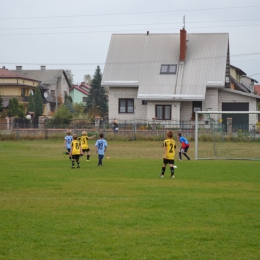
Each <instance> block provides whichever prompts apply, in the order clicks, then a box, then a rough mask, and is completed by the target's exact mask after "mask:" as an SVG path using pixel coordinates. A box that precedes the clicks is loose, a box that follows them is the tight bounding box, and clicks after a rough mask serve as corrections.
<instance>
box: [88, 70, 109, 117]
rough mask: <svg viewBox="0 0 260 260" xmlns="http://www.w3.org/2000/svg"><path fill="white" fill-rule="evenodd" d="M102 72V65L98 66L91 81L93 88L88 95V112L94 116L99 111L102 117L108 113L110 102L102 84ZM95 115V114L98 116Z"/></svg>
mask: <svg viewBox="0 0 260 260" xmlns="http://www.w3.org/2000/svg"><path fill="white" fill-rule="evenodd" d="M101 81H102V73H101V70H100V67H99V66H97V68H96V71H95V74H94V76H93V79H92V81H91V84H90V86H91V88H90V90H89V95H88V97H87V105H86V112H87V113H88V114H89V115H91V117H93V113H97V114H96V115H99V116H101V117H104V116H106V115H107V112H108V104H107V95H106V91H105V89H104V88H103V87H102V86H101ZM96 115H94V116H96Z"/></svg>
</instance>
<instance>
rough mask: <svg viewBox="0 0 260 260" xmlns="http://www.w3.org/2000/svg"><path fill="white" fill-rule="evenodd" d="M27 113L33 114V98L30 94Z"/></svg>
mask: <svg viewBox="0 0 260 260" xmlns="http://www.w3.org/2000/svg"><path fill="white" fill-rule="evenodd" d="M27 112H35V105H34V98H33V95H32V94H31V93H30V96H29V100H28V111H27Z"/></svg>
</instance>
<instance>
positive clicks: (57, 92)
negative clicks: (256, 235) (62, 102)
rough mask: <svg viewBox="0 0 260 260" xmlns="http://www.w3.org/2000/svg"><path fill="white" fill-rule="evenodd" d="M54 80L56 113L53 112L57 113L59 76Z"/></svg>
mask: <svg viewBox="0 0 260 260" xmlns="http://www.w3.org/2000/svg"><path fill="white" fill-rule="evenodd" d="M56 79H57V82H56V111H55V112H57V109H58V84H59V80H60V76H59V77H56Z"/></svg>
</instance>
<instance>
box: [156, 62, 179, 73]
mask: <svg viewBox="0 0 260 260" xmlns="http://www.w3.org/2000/svg"><path fill="white" fill-rule="evenodd" d="M176 71H177V65H176V64H162V65H161V71H160V74H176Z"/></svg>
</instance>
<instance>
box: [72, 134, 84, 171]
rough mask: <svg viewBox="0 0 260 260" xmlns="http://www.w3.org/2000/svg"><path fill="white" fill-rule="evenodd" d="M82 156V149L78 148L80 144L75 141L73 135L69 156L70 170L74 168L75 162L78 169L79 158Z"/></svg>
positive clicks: (75, 138)
mask: <svg viewBox="0 0 260 260" xmlns="http://www.w3.org/2000/svg"><path fill="white" fill-rule="evenodd" d="M81 154H82V149H81V146H80V142H79V141H78V139H77V135H76V134H74V135H73V140H72V142H71V149H70V156H71V163H72V167H71V168H72V169H74V168H75V160H76V162H77V168H80V163H79V157H80V155H81Z"/></svg>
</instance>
